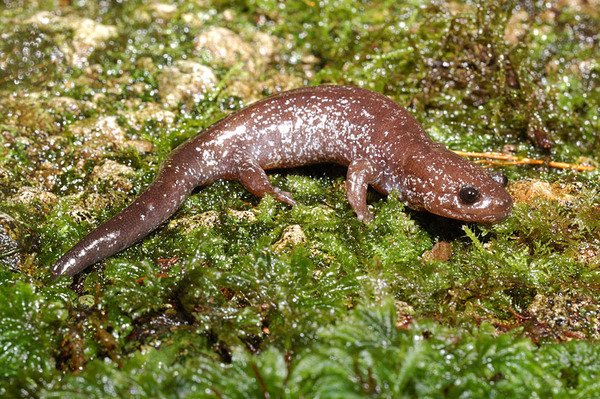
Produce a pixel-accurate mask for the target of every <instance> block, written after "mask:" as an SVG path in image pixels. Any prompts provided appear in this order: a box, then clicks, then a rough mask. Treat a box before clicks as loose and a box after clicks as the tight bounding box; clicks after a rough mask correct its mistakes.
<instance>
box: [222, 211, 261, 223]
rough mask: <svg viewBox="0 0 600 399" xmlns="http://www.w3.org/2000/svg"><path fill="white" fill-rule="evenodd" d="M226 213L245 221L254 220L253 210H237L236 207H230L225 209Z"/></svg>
mask: <svg viewBox="0 0 600 399" xmlns="http://www.w3.org/2000/svg"><path fill="white" fill-rule="evenodd" d="M227 213H228V214H229V215H231V216H233V217H234V218H237V219H240V220H245V221H247V222H254V221H256V214H255V213H254V211H238V210H236V209H230V210H228V211H227Z"/></svg>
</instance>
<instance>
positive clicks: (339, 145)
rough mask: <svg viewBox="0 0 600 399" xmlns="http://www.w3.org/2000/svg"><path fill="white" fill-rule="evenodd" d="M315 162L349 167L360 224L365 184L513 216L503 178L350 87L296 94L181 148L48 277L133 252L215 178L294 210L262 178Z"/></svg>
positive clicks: (445, 208) (235, 117) (411, 199)
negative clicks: (131, 249) (128, 249)
mask: <svg viewBox="0 0 600 399" xmlns="http://www.w3.org/2000/svg"><path fill="white" fill-rule="evenodd" d="M316 163H335V164H341V165H344V166H347V167H348V174H347V180H346V188H347V197H348V202H349V203H350V206H351V207H352V208H353V209H354V211H355V212H356V215H357V216H358V218H359V219H360V220H362V221H365V222H368V221H370V220H371V219H372V218H373V215H372V214H371V212H370V211H369V210H368V208H367V202H366V197H367V188H368V186H369V185H370V186H372V187H373V188H374V189H375V190H377V191H379V192H380V193H383V194H388V193H390V192H391V191H393V190H396V191H397V192H398V193H399V195H400V197H401V199H402V200H403V201H405V202H406V204H407V205H408V206H409V207H411V208H413V209H417V210H426V211H429V212H431V213H434V214H437V215H441V216H445V217H448V218H453V219H458V220H463V221H469V222H498V221H501V220H503V219H505V218H506V217H507V216H508V215H509V213H510V211H511V208H512V199H511V197H510V196H509V194H508V193H507V192H506V190H505V189H504V185H505V181H503V180H505V178H503V177H501V176H499V175H496V176H491V175H489V174H488V173H487V172H485V171H484V170H483V169H482V168H480V167H478V166H476V165H474V164H473V163H471V162H469V161H467V160H465V159H463V158H461V157H460V156H458V155H456V154H455V153H453V152H451V151H449V150H448V149H446V148H445V147H444V146H443V145H441V144H438V143H435V142H433V141H432V140H431V139H430V138H429V137H428V136H427V135H426V134H425V132H424V131H423V128H422V127H421V126H420V125H419V123H418V122H417V121H416V120H415V119H414V118H413V117H412V116H411V115H410V114H409V113H408V111H406V110H405V109H404V108H402V107H400V106H399V105H397V104H396V103H394V102H393V101H392V100H390V99H389V98H387V97H385V96H384V95H381V94H378V93H375V92H372V91H369V90H365V89H360V88H356V87H349V86H317V87H305V88H301V89H296V90H292V91H288V92H284V93H281V94H279V95H276V96H273V97H270V98H267V99H264V100H261V101H258V102H256V103H254V104H251V105H250V106H248V107H246V108H244V109H242V110H240V111H238V112H236V113H234V114H232V115H230V116H228V117H227V118H225V119H222V120H221V121H219V122H217V123H215V124H214V125H212V126H210V127H209V128H207V129H206V130H205V131H204V132H203V133H202V134H199V135H198V136H196V137H194V138H192V139H190V140H189V141H187V142H186V143H184V144H182V145H180V146H179V147H178V148H177V149H175V150H174V151H173V153H172V154H171V156H170V157H169V158H168V159H167V161H166V162H165V163H164V164H163V165H162V167H161V170H160V172H159V173H158V176H157V177H156V180H155V181H154V182H153V183H152V184H151V185H150V187H148V189H147V190H146V191H145V192H144V193H143V194H141V195H140V196H139V197H138V198H137V199H136V200H135V201H134V202H133V203H132V204H131V205H129V206H128V207H127V208H125V209H124V210H123V211H122V212H120V213H119V214H117V215H116V216H114V217H112V218H111V219H109V220H108V221H106V222H104V223H103V224H101V225H100V226H99V227H97V228H96V229H94V230H93V231H92V232H91V233H89V234H88V235H87V236H86V237H84V238H83V239H82V240H81V241H79V242H78V243H77V244H76V245H75V246H74V247H73V248H72V249H71V250H69V251H68V252H67V253H66V254H64V255H63V256H62V257H61V258H60V259H59V260H58V261H57V262H56V264H55V265H54V267H53V268H52V275H53V276H54V277H57V276H60V275H63V274H66V275H69V276H72V275H74V274H76V273H79V272H80V271H82V270H84V269H85V268H87V267H88V266H90V265H92V264H94V263H96V262H98V261H99V260H101V259H104V258H106V257H109V256H111V255H113V254H115V253H117V252H119V251H120V250H122V249H124V248H126V247H128V246H130V245H132V244H133V243H135V242H136V241H138V240H140V239H141V238H143V237H144V236H146V235H147V234H148V233H150V232H151V231H153V230H154V229H156V228H157V227H158V226H159V225H160V224H161V223H163V222H164V221H165V220H166V219H168V218H169V217H170V216H171V215H172V214H173V213H174V212H175V211H176V210H177V209H178V208H179V206H180V205H181V204H182V202H183V201H184V200H185V198H186V197H187V196H188V195H189V194H190V193H191V192H192V190H193V189H194V188H195V187H198V186H205V185H208V184H211V183H212V182H214V181H215V180H217V179H237V180H239V181H240V182H241V184H242V185H243V186H244V187H245V188H246V189H247V190H248V191H250V192H251V193H253V194H254V195H256V196H258V197H262V196H264V195H265V194H269V195H272V196H273V197H275V198H276V199H277V200H279V201H281V202H284V203H286V204H290V205H294V204H295V201H294V199H293V198H292V195H291V194H290V193H288V192H285V191H282V190H281V189H279V188H277V187H273V186H272V185H271V183H270V182H269V179H268V178H267V175H266V174H265V170H268V169H273V168H289V167H296V166H300V165H307V164H316ZM503 183H504V184H503Z"/></svg>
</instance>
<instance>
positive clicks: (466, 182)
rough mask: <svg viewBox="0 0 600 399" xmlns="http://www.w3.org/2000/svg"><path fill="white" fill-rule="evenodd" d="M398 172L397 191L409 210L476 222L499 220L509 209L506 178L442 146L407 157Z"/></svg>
mask: <svg viewBox="0 0 600 399" xmlns="http://www.w3.org/2000/svg"><path fill="white" fill-rule="evenodd" d="M402 175H403V176H404V177H403V179H402V181H401V193H402V195H403V197H404V200H405V201H406V202H407V203H408V206H410V207H411V208H413V209H424V210H427V211H429V212H431V213H434V214H436V215H440V216H444V217H448V218H452V219H458V220H462V221H466V222H479V223H493V222H499V221H502V220H504V219H506V218H507V217H508V215H509V214H510V211H511V209H512V205H513V202H512V198H511V197H510V195H509V194H508V192H507V191H506V189H505V188H504V187H505V186H506V183H507V182H508V181H507V180H506V177H504V176H503V175H502V174H496V175H490V174H488V173H487V172H486V171H484V170H483V169H482V168H480V167H479V166H476V165H475V164H473V163H471V162H469V161H467V160H466V159H464V158H462V157H460V156H459V155H457V154H455V153H453V152H451V151H449V150H447V149H446V148H445V147H443V146H438V145H435V146H434V147H433V148H428V149H425V150H423V151H421V152H417V153H416V155H414V156H411V158H409V159H407V160H406V163H405V164H404V166H403V170H402Z"/></svg>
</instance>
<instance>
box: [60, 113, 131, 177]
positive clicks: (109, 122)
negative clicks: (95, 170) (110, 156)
mask: <svg viewBox="0 0 600 399" xmlns="http://www.w3.org/2000/svg"><path fill="white" fill-rule="evenodd" d="M69 130H70V131H71V133H72V134H73V135H74V136H75V137H76V138H77V139H78V140H79V141H80V142H81V143H82V144H83V146H82V147H80V148H78V150H79V151H81V153H82V156H81V157H79V162H78V164H77V166H78V167H82V166H83V163H84V162H85V161H86V160H87V159H90V158H91V159H99V158H102V157H103V156H104V155H105V154H106V152H107V151H110V150H115V149H116V148H118V147H123V146H124V142H125V132H124V131H123V128H121V126H119V124H118V123H117V117H116V116H112V115H111V116H99V117H97V118H91V119H86V120H83V121H78V122H75V123H73V124H72V125H71V126H69Z"/></svg>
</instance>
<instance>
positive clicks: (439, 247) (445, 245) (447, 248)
mask: <svg viewBox="0 0 600 399" xmlns="http://www.w3.org/2000/svg"><path fill="white" fill-rule="evenodd" d="M451 257H452V244H450V243H449V242H446V241H439V242H436V243H435V244H434V245H433V247H432V248H431V249H430V250H429V251H425V253H424V254H423V257H422V259H423V260H424V261H426V262H432V261H440V262H447V261H449V260H450V258H451Z"/></svg>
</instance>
